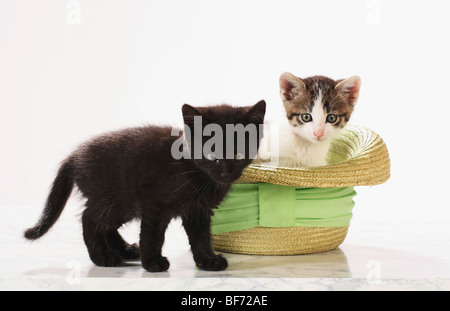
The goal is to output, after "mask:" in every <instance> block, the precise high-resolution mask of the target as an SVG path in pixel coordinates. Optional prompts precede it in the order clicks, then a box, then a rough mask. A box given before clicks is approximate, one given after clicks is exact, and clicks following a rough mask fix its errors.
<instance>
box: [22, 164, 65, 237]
mask: <svg viewBox="0 0 450 311" xmlns="http://www.w3.org/2000/svg"><path fill="white" fill-rule="evenodd" d="M73 184H74V182H73V160H72V158H70V157H69V158H68V159H67V160H65V161H64V162H63V163H62V164H61V167H60V168H59V171H58V174H57V175H56V178H55V181H54V182H53V185H52V189H51V190H50V194H49V195H48V198H47V202H46V203H45V208H44V210H43V211H42V215H41V218H40V219H39V221H38V223H37V224H36V226H34V227H33V228H30V229H28V230H26V231H25V234H24V236H25V238H27V239H28V240H36V239H39V238H40V237H42V236H43V235H44V234H46V233H47V231H48V230H49V229H50V228H51V227H52V226H53V225H54V224H55V222H56V221H57V220H58V218H59V216H60V215H61V213H62V211H63V209H64V206H65V205H66V203H67V200H68V199H69V197H70V194H71V193H72V188H73Z"/></svg>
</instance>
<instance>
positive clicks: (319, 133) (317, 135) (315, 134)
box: [314, 130, 324, 139]
mask: <svg viewBox="0 0 450 311" xmlns="http://www.w3.org/2000/svg"><path fill="white" fill-rule="evenodd" d="M323 134H324V133H323V130H318V131H315V132H314V136H316V137H317V139H320V138H321V137H322V136H323Z"/></svg>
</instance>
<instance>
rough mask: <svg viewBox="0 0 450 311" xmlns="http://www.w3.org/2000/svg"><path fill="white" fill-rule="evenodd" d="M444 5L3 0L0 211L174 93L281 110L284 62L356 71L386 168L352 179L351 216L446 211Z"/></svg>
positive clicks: (25, 206)
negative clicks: (386, 155) (385, 153)
mask: <svg viewBox="0 0 450 311" xmlns="http://www.w3.org/2000/svg"><path fill="white" fill-rule="evenodd" d="M449 14H450V6H449V2H448V1H438V0H428V1H416V0H408V1H406V0H393V1H387V0H379V1H373V0H370V1H365V0H343V1H334V0H327V1H325V0H320V1H299V0H296V1H285V0H277V1H262V0H258V1H249V0H245V1H243V0H240V1H235V0H227V1H216V0H203V1H189V0H182V1H168V0H164V1H153V0H152V1H146V0H141V1H137V0H134V1H130V0H127V1H125V0H123V1H115V0H107V1H106V0H103V1H94V0H89V1H87V0H79V1H73V0H72V1H64V0H57V1H56V0H54V1H50V0H40V1H10V0H2V1H1V2H0V148H1V149H0V150H1V151H0V206H2V209H3V210H4V212H3V211H2V217H8V214H9V213H13V211H14V212H16V213H17V212H18V211H23V213H24V214H25V213H27V215H29V216H30V217H33V219H34V217H37V215H38V214H39V213H40V211H41V208H42V205H43V203H44V201H45V198H46V196H47V192H48V189H49V186H50V184H51V182H52V180H53V178H54V174H55V171H56V169H57V167H58V163H59V162H60V161H61V160H62V159H63V158H64V157H65V156H66V155H67V154H68V153H70V152H71V151H72V150H73V148H75V147H76V146H77V145H78V144H79V143H80V142H82V141H84V140H86V139H87V138H89V137H91V136H92V135H95V134H99V133H101V132H104V131H109V130H112V129H117V128H122V127H128V126H135V125H142V124H147V123H169V124H175V123H180V122H181V105H182V104H183V103H189V104H192V105H199V106H200V105H207V104H213V103H220V102H226V103H230V104H234V105H252V104H254V103H256V102H257V101H258V100H260V99H265V100H266V101H267V103H268V105H269V107H270V109H269V114H271V115H275V114H279V112H280V111H282V105H281V101H280V98H279V95H278V92H279V90H278V77H279V75H280V74H281V73H282V72H283V71H290V72H292V73H294V74H296V75H298V76H300V77H307V76H311V75H316V74H320V75H327V76H329V77H331V78H334V79H340V78H346V77H349V76H351V75H359V76H361V78H362V81H363V86H362V90H361V95H360V100H359V103H358V106H357V108H356V111H355V113H354V115H353V118H352V120H351V122H352V123H355V124H360V125H365V126H367V127H369V128H371V129H373V130H375V131H376V132H378V133H379V134H381V136H382V137H383V138H384V139H385V141H386V143H387V145H388V148H389V151H390V155H391V161H392V177H391V180H390V181H389V182H387V183H386V184H384V185H381V186H376V187H358V188H357V189H356V190H357V192H358V194H359V195H358V197H357V198H356V201H357V202H356V203H357V205H356V208H355V210H354V211H355V215H356V216H357V215H358V214H360V215H362V214H364V215H374V216H378V217H379V218H381V217H386V218H390V219H392V221H393V222H395V219H399V218H405V217H411V218H412V219H413V218H414V219H415V220H416V221H418V222H419V223H418V226H420V221H421V220H424V219H427V218H430V217H433V218H442V217H449V216H450V203H449V200H448V193H449V185H450V183H449V174H450V169H449V165H448V158H449V135H450V130H449V123H450V122H449V120H450V108H449V107H450V100H449V92H448V91H449V78H448V77H449V72H450V61H449V57H450V44H449V30H450V18H449ZM72 203H76V202H72ZM77 208H78V207H77ZM30 211H32V212H31V214H28V213H29V212H30ZM5 215H6V216H5ZM30 225H32V223H30Z"/></svg>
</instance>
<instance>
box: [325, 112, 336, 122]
mask: <svg viewBox="0 0 450 311" xmlns="http://www.w3.org/2000/svg"><path fill="white" fill-rule="evenodd" d="M337 119H338V117H337V115H335V114H329V115H328V116H327V122H328V123H336V121H337Z"/></svg>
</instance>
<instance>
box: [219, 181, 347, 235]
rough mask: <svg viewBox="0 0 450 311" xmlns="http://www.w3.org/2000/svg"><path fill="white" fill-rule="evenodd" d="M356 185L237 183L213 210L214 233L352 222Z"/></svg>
mask: <svg viewBox="0 0 450 311" xmlns="http://www.w3.org/2000/svg"><path fill="white" fill-rule="evenodd" d="M355 195H356V192H355V191H354V189H353V187H346V188H302V187H291V186H281V185H275V184H266V183H259V184H235V185H233V188H232V190H231V191H230V192H229V195H228V197H227V198H226V199H225V200H224V202H223V203H222V204H221V205H220V206H219V208H218V209H217V210H215V211H214V216H213V219H212V233H213V234H218V233H224V232H231V231H238V230H245V229H250V228H254V227H257V226H260V227H276V228H280V227H345V226H349V225H350V220H351V218H352V209H353V206H354V201H353V197H354V196H355Z"/></svg>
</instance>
